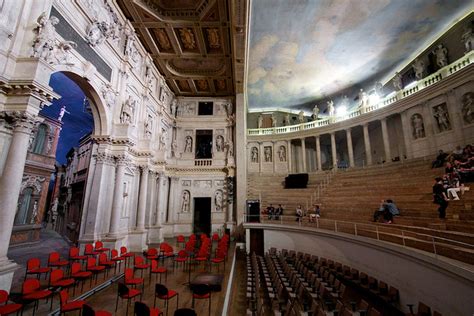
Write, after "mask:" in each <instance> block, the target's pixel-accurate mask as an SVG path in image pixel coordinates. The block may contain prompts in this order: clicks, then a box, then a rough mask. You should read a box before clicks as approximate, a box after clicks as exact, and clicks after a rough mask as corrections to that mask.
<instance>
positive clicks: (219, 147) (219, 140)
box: [216, 135, 224, 152]
mask: <svg viewBox="0 0 474 316" xmlns="http://www.w3.org/2000/svg"><path fill="white" fill-rule="evenodd" d="M216 151H218V152H222V151H224V137H223V136H222V135H217V136H216Z"/></svg>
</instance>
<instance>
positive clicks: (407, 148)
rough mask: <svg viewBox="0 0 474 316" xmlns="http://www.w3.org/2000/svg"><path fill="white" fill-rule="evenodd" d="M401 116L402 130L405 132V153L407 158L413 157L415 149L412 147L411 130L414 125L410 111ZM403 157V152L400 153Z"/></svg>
mask: <svg viewBox="0 0 474 316" xmlns="http://www.w3.org/2000/svg"><path fill="white" fill-rule="evenodd" d="M400 118H401V121H402V132H403V141H404V143H405V155H406V156H407V159H411V158H413V150H412V147H411V135H412V134H411V131H412V127H411V124H410V120H409V118H408V113H407V112H406V111H404V112H402V113H401V114H400ZM402 157H403V154H400V158H402Z"/></svg>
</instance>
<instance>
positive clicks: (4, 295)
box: [0, 290, 23, 316]
mask: <svg viewBox="0 0 474 316" xmlns="http://www.w3.org/2000/svg"><path fill="white" fill-rule="evenodd" d="M8 300H9V295H8V292H7V291H5V290H0V315H2V316H3V315H10V314H13V313H18V312H19V311H20V310H21V309H22V308H23V305H21V304H16V303H8Z"/></svg>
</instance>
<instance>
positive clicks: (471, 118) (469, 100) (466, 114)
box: [462, 92, 474, 124]
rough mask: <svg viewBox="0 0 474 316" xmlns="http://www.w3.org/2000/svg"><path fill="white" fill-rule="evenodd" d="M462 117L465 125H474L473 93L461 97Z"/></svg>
mask: <svg viewBox="0 0 474 316" xmlns="http://www.w3.org/2000/svg"><path fill="white" fill-rule="evenodd" d="M462 117H463V119H464V122H465V123H466V124H471V123H474V92H468V93H466V94H464V95H463V97H462Z"/></svg>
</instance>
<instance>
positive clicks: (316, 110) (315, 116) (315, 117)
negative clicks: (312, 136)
mask: <svg viewBox="0 0 474 316" xmlns="http://www.w3.org/2000/svg"><path fill="white" fill-rule="evenodd" d="M318 116H319V108H318V105H317V104H315V105H314V108H313V115H312V118H313V121H316V120H317V119H318Z"/></svg>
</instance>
